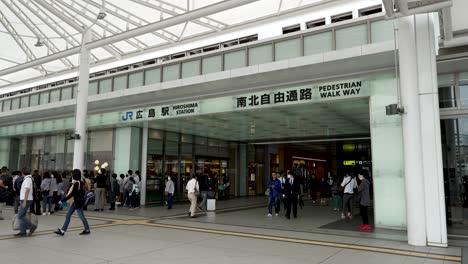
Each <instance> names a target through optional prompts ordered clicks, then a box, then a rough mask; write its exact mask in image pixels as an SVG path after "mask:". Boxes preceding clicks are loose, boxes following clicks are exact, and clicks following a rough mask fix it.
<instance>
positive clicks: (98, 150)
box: [86, 130, 114, 171]
mask: <svg viewBox="0 0 468 264" xmlns="http://www.w3.org/2000/svg"><path fill="white" fill-rule="evenodd" d="M113 135H114V133H113V131H112V130H103V131H92V132H89V133H88V151H87V153H86V155H87V162H86V168H87V169H88V170H90V171H94V167H95V166H96V165H95V162H96V161H99V164H101V165H102V164H104V163H106V162H107V164H109V167H108V170H112V169H113V160H114V157H113V155H112V149H113V148H112V146H113V144H112V142H113Z"/></svg>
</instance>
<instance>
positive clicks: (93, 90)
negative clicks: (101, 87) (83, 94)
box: [73, 81, 98, 98]
mask: <svg viewBox="0 0 468 264" xmlns="http://www.w3.org/2000/svg"><path fill="white" fill-rule="evenodd" d="M97 89H98V82H97V81H94V82H90V83H89V88H88V95H95V94H97V91H98V90H97ZM76 95H77V93H75V94H74V95H73V96H74V97H75V98H76Z"/></svg>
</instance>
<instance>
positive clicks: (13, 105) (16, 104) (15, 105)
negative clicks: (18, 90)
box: [11, 97, 20, 110]
mask: <svg viewBox="0 0 468 264" xmlns="http://www.w3.org/2000/svg"><path fill="white" fill-rule="evenodd" d="M19 106H20V98H19V97H16V98H13V99H11V110H16V109H18V108H19Z"/></svg>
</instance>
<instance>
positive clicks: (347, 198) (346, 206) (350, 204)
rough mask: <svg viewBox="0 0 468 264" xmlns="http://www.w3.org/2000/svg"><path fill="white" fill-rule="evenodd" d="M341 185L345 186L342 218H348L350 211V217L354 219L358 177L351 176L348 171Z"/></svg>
mask: <svg viewBox="0 0 468 264" xmlns="http://www.w3.org/2000/svg"><path fill="white" fill-rule="evenodd" d="M341 187H343V188H344V194H343V211H342V212H341V219H345V218H346V212H347V213H348V215H347V216H348V218H349V219H352V218H353V213H354V188H357V183H356V179H355V178H354V177H351V175H350V174H349V173H346V176H345V177H344V179H343V182H341Z"/></svg>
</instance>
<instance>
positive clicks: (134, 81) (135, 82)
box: [128, 71, 143, 88]
mask: <svg viewBox="0 0 468 264" xmlns="http://www.w3.org/2000/svg"><path fill="white" fill-rule="evenodd" d="M140 86H143V72H142V71H141V72H132V73H130V75H129V77H128V88H134V87H140Z"/></svg>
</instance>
